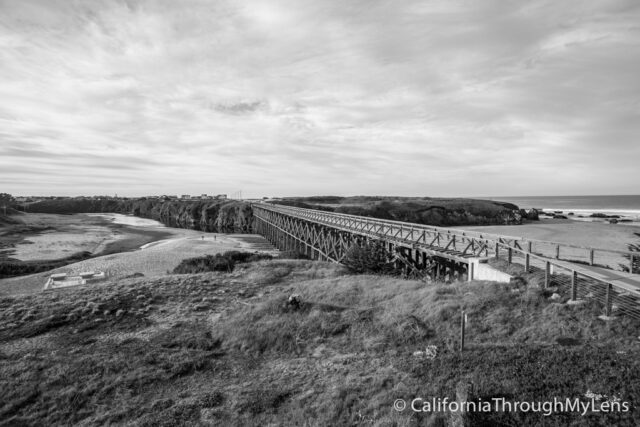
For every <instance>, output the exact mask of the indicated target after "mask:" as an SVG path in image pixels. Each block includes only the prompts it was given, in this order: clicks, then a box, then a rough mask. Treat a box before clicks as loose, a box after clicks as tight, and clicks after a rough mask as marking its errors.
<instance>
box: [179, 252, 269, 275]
mask: <svg viewBox="0 0 640 427" xmlns="http://www.w3.org/2000/svg"><path fill="white" fill-rule="evenodd" d="M263 259H271V256H270V255H266V254H259V253H252V252H241V251H227V252H225V253H223V254H215V255H206V256H203V257H195V258H187V259H184V260H182V261H181V262H180V264H178V266H177V267H176V268H174V269H173V272H172V273H173V274H196V273H206V272H209V271H224V272H227V273H230V272H232V271H233V269H234V267H235V265H236V263H244V262H252V261H260V260H263Z"/></svg>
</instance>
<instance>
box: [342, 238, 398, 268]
mask: <svg viewBox="0 0 640 427" xmlns="http://www.w3.org/2000/svg"><path fill="white" fill-rule="evenodd" d="M390 258H391V257H390V254H389V252H388V251H387V249H386V248H385V246H384V243H382V242H377V241H376V242H366V243H365V244H364V245H363V246H359V245H352V246H351V247H350V248H349V249H348V250H347V253H346V254H345V257H344V259H343V260H342V263H343V264H344V265H346V266H347V267H348V268H349V270H351V271H352V272H354V273H361V274H362V273H391V272H393V270H394V268H393V261H391V260H390Z"/></svg>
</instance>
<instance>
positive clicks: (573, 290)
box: [571, 270, 578, 301]
mask: <svg viewBox="0 0 640 427" xmlns="http://www.w3.org/2000/svg"><path fill="white" fill-rule="evenodd" d="M577 279H578V273H576V271H575V270H573V272H572V273H571V301H575V300H576V299H577V298H578V280H577Z"/></svg>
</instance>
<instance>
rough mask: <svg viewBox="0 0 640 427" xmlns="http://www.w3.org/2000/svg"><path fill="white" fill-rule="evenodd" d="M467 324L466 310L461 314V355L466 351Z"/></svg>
mask: <svg viewBox="0 0 640 427" xmlns="http://www.w3.org/2000/svg"><path fill="white" fill-rule="evenodd" d="M466 323H467V315H466V314H464V310H462V312H461V313H460V353H462V351H463V350H464V329H465V325H466Z"/></svg>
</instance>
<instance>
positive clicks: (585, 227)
mask: <svg viewBox="0 0 640 427" xmlns="http://www.w3.org/2000/svg"><path fill="white" fill-rule="evenodd" d="M459 228H461V229H464V230H474V231H484V232H487V233H492V234H500V235H505V236H512V237H518V238H524V239H532V240H542V241H547V242H555V243H564V244H567V245H575V246H579V247H586V248H594V249H596V250H595V252H594V262H595V263H596V264H599V265H603V266H608V267H610V268H613V269H618V270H619V269H620V268H621V267H620V266H621V265H627V264H628V262H629V261H628V260H626V259H625V258H624V256H623V254H617V253H614V252H609V251H627V250H628V245H629V244H630V243H634V244H638V243H640V237H639V236H637V235H635V233H640V227H638V226H635V225H627V224H609V223H605V222H588V221H577V220H570V219H541V220H540V221H536V222H530V223H527V224H522V225H504V226H501V225H497V226H473V227H459ZM536 248H540V249H541V251H539V252H540V253H541V254H543V255H545V256H553V252H554V250H553V246H552V245H544V244H540V245H534V252H536V251H537V250H536ZM597 249H601V250H597ZM561 259H566V260H577V261H581V262H588V261H589V251H588V250H586V249H579V248H570V247H564V246H563V247H562V251H561Z"/></svg>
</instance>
